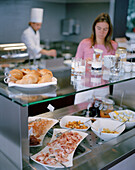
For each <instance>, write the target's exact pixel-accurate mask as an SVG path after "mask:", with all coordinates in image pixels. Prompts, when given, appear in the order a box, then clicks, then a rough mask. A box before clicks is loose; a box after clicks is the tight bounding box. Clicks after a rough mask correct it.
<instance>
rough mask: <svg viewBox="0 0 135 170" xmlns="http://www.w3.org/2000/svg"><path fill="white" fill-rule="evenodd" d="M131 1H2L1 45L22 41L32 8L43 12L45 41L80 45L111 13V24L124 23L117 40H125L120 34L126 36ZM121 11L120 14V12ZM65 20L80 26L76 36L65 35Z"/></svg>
mask: <svg viewBox="0 0 135 170" xmlns="http://www.w3.org/2000/svg"><path fill="white" fill-rule="evenodd" d="M128 1H129V0H123V1H122V4H120V2H121V1H120V2H119V0H66V1H65V0H0V16H1V17H0V23H1V24H0V43H13V42H20V41H21V34H22V32H23V30H24V29H26V28H27V26H28V22H29V19H30V10H31V8H33V7H39V8H43V9H44V19H43V25H42V28H41V30H40V34H41V40H43V41H63V40H66V41H73V42H80V41H81V40H82V39H83V38H86V37H89V36H90V34H91V26H92V23H93V21H94V19H95V17H96V16H97V15H98V14H100V13H101V12H107V13H109V14H110V16H111V18H112V22H113V18H115V20H116V19H117V18H120V19H119V20H120V21H118V22H119V27H121V22H124V25H123V24H122V28H121V31H119V33H118V30H117V34H118V35H117V36H123V35H121V34H124V33H125V27H126V24H125V20H126V17H125V16H126V15H127V6H128ZM117 4H118V5H117ZM121 5H122V8H121ZM116 7H117V8H116ZM121 9H122V10H121ZM119 10H120V13H118V12H117V11H119ZM117 13H118V14H117ZM114 14H117V16H115V15H114ZM62 19H70V20H69V21H74V22H75V23H74V24H76V25H77V27H76V29H77V34H72V35H62V29H61V20H62ZM71 19H74V20H71ZM115 22H116V21H115ZM115 22H113V23H114V26H115ZM71 25H72V24H71ZM116 25H117V23H116ZM114 30H115V27H114ZM123 32H124V33H123Z"/></svg>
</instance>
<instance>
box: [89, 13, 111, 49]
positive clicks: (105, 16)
mask: <svg viewBox="0 0 135 170" xmlns="http://www.w3.org/2000/svg"><path fill="white" fill-rule="evenodd" d="M98 22H106V23H108V25H109V31H108V33H107V35H106V37H105V42H104V45H105V47H106V48H107V49H108V51H110V50H112V49H113V46H112V44H111V37H112V32H113V28H112V23H111V19H110V16H109V15H108V14H107V13H101V14H100V15H98V16H97V18H96V19H95V21H94V23H93V25H92V34H91V37H90V38H91V42H92V46H94V45H95V44H96V33H95V26H96V24H97V23H98ZM92 46H91V47H92Z"/></svg>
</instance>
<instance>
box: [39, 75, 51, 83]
mask: <svg viewBox="0 0 135 170" xmlns="http://www.w3.org/2000/svg"><path fill="white" fill-rule="evenodd" d="M51 81H52V77H51V75H50V74H45V75H43V76H42V77H41V78H40V79H39V81H38V84H40V83H46V82H51Z"/></svg>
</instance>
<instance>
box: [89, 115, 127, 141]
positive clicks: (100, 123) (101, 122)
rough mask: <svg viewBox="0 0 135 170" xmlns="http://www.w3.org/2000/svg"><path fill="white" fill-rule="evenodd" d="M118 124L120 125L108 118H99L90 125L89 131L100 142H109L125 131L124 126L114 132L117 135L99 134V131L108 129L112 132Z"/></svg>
mask: <svg viewBox="0 0 135 170" xmlns="http://www.w3.org/2000/svg"><path fill="white" fill-rule="evenodd" d="M120 124H122V122H120V121H115V120H112V119H110V118H101V119H98V120H96V121H95V122H94V123H93V124H92V126H91V130H92V131H93V132H94V133H95V134H96V135H97V136H98V137H99V138H101V139H102V140H104V141H109V140H111V139H113V138H116V137H118V136H119V135H120V134H121V133H122V132H123V131H124V130H125V124H124V125H122V126H121V127H119V128H118V129H117V130H116V131H117V132H118V133H102V132H101V133H100V131H101V129H103V128H108V129H109V130H114V129H115V128H116V127H118V126H119V125H120Z"/></svg>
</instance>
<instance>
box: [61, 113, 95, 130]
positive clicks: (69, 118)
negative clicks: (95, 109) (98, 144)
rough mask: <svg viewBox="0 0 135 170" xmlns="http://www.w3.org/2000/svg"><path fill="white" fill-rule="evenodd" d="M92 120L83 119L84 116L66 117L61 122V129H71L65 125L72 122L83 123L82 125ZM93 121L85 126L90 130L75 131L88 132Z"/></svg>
mask: <svg viewBox="0 0 135 170" xmlns="http://www.w3.org/2000/svg"><path fill="white" fill-rule="evenodd" d="M89 119H90V118H88V117H82V116H64V117H63V118H62V119H61V120H60V127H62V128H66V129H69V128H67V127H66V126H65V125H66V124H67V123H68V122H69V121H70V122H73V121H79V120H80V121H81V122H82V123H83V122H86V121H88V120H89ZM91 123H92V122H91V120H90V121H89V122H87V123H86V124H85V126H87V127H88V128H87V129H75V130H77V131H87V130H88V129H89V128H90V126H91Z"/></svg>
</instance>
